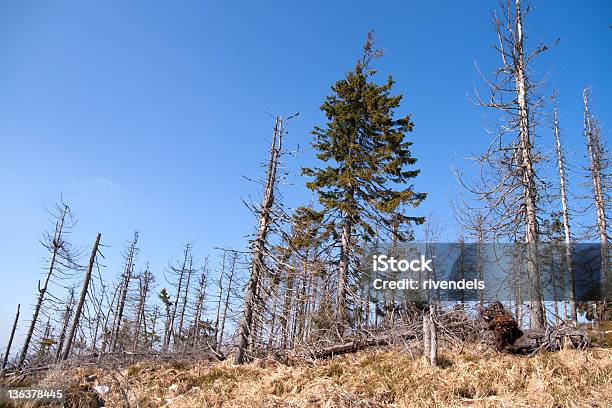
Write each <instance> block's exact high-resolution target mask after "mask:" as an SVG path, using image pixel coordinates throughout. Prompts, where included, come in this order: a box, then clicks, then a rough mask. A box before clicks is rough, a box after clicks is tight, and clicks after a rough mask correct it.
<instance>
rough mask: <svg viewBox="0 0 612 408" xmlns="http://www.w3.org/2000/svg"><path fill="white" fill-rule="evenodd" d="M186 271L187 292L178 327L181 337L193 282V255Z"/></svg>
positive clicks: (184, 296)
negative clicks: (190, 286) (190, 285)
mask: <svg viewBox="0 0 612 408" xmlns="http://www.w3.org/2000/svg"><path fill="white" fill-rule="evenodd" d="M185 272H186V273H187V282H185V293H184V295H183V306H182V308H181V315H180V317H179V327H178V335H179V339H180V338H181V336H182V333H183V321H184V319H185V310H186V309H187V300H188V298H189V284H190V282H191V274H192V273H193V257H190V258H189V268H187V270H186V271H185ZM177 299H178V297H177Z"/></svg>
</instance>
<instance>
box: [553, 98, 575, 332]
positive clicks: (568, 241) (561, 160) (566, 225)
mask: <svg viewBox="0 0 612 408" xmlns="http://www.w3.org/2000/svg"><path fill="white" fill-rule="evenodd" d="M553 102H554V107H553V128H554V131H555V141H556V147H557V166H558V167H559V190H560V192H561V208H562V215H563V232H564V234H565V262H566V264H567V268H568V273H569V282H568V283H569V302H570V313H571V318H572V321H573V322H574V323H578V314H577V312H576V287H575V284H574V265H573V262H572V238H571V236H572V235H571V232H570V222H569V209H568V206H567V192H566V190H565V156H564V154H563V149H562V148H561V137H560V135H559V133H560V132H559V118H558V115H557V102H556V99H555V97H554V96H553ZM564 289H565V288H564Z"/></svg>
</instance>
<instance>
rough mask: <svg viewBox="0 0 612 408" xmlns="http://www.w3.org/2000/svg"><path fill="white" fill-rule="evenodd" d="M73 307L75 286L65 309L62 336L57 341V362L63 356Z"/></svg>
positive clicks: (71, 290)
mask: <svg viewBox="0 0 612 408" xmlns="http://www.w3.org/2000/svg"><path fill="white" fill-rule="evenodd" d="M73 307H74V288H70V291H69V296H68V299H67V302H66V310H64V319H63V322H62V329H61V330H60V337H59V340H58V341H57V351H56V353H55V361H56V362H58V361H59V360H60V359H61V358H62V349H63V347H64V340H65V339H66V333H67V331H68V325H69V324H70V318H71V317H72V308H73Z"/></svg>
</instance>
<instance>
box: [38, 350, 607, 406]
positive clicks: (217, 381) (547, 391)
mask: <svg viewBox="0 0 612 408" xmlns="http://www.w3.org/2000/svg"><path fill="white" fill-rule="evenodd" d="M441 362H442V366H443V367H442V368H431V367H429V366H428V365H427V363H426V362H425V361H424V360H423V359H421V358H418V357H416V358H412V357H411V356H410V354H407V353H404V352H401V351H394V350H386V351H380V350H379V351H366V352H360V353H355V354H353V355H347V356H343V357H337V358H335V359H333V360H329V361H324V362H320V363H319V364H316V365H305V364H304V365H297V366H292V367H289V366H285V365H281V364H279V363H276V362H274V361H268V360H261V361H257V362H254V363H252V364H247V365H244V366H233V365H232V364H231V363H229V362H224V363H220V364H211V363H206V364H196V365H187V364H179V365H177V366H175V367H173V366H168V365H165V366H163V365H154V364H150V363H139V364H136V365H133V366H131V367H129V368H128V369H126V370H123V371H122V372H114V373H110V372H102V371H99V372H97V374H98V376H99V380H100V383H101V384H105V385H108V386H110V387H111V391H110V392H109V393H108V394H107V395H106V397H107V398H106V399H107V405H106V406H107V407H122V406H123V402H124V401H125V398H127V399H128V400H129V401H130V405H131V406H136V404H135V403H134V402H135V401H136V400H138V406H139V407H142V408H146V407H161V406H164V407H250V408H256V407H262V408H263V407H266V408H268V407H329V408H331V407H525V406H533V407H610V406H612V350H609V349H591V350H587V351H575V350H565V351H561V352H558V353H542V354H538V355H536V356H533V357H525V356H512V355H501V354H493V353H491V352H486V351H484V350H475V349H472V350H471V351H467V352H466V351H463V352H450V351H443V352H442V355H441ZM94 371H95V370H93V371H92V370H89V371H87V370H77V371H76V372H74V373H71V376H72V378H74V379H75V380H72V381H73V384H72V386H73V387H74V386H75V383H74V382H75V381H77V380H76V379H77V378H82V376H83V375H85V374H92V373H93V372H94ZM58 375H64V374H63V373H57V372H56V373H50V374H49V376H50V378H47V380H46V381H45V382H49V381H50V382H57V376H58ZM54 376H55V377H56V378H55V379H54V378H53V377H54ZM121 389H123V390H124V392H125V394H123V393H122V392H121Z"/></svg>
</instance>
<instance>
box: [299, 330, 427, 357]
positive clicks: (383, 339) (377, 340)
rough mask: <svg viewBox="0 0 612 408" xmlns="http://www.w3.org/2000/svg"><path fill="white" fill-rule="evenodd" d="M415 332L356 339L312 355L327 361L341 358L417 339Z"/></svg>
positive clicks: (317, 351) (320, 350)
mask: <svg viewBox="0 0 612 408" xmlns="http://www.w3.org/2000/svg"><path fill="white" fill-rule="evenodd" d="M416 338H417V335H416V333H415V332H412V331H410V332H404V333H393V334H386V335H381V336H375V337H372V338H369V339H355V340H352V341H348V342H346V343H341V344H335V345H333V346H329V347H325V348H322V349H319V350H312V351H311V352H310V355H311V357H312V358H314V359H326V358H331V357H334V356H339V355H342V354H347V353H354V352H356V351H359V350H363V349H365V348H368V347H375V346H388V345H391V344H393V343H394V342H396V341H398V340H410V339H416Z"/></svg>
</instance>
